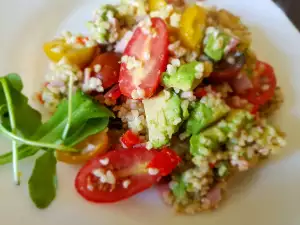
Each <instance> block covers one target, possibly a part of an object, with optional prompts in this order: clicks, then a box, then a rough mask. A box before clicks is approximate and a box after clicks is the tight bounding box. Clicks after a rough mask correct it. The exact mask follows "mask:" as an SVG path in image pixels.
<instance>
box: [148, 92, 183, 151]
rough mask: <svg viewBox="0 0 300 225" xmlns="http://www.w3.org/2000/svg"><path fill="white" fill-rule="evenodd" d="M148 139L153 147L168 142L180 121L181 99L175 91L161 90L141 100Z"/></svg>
mask: <svg viewBox="0 0 300 225" xmlns="http://www.w3.org/2000/svg"><path fill="white" fill-rule="evenodd" d="M143 104H144V108H145V114H146V120H147V126H148V132H149V141H150V143H151V144H152V146H153V147H154V148H160V147H162V146H164V145H166V144H168V143H169V142H170V139H171V138H172V135H173V134H174V133H175V132H176V131H177V130H178V128H179V125H180V124H181V122H182V109H181V99H180V98H179V96H178V95H177V94H175V93H172V92H169V91H166V90H165V91H162V92H160V93H159V94H158V95H157V96H155V97H152V98H150V99H146V100H143Z"/></svg>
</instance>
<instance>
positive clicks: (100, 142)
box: [56, 131, 109, 164]
mask: <svg viewBox="0 0 300 225" xmlns="http://www.w3.org/2000/svg"><path fill="white" fill-rule="evenodd" d="M108 147H109V145H108V135H107V132H106V131H102V132H100V133H97V134H95V135H92V136H90V137H88V138H87V139H85V140H84V141H82V142H80V143H79V144H77V145H76V146H75V148H77V149H82V150H84V149H86V151H83V152H80V153H70V152H62V151H59V150H57V151H56V158H57V160H59V161H61V162H65V163H68V164H81V163H85V162H86V161H88V160H89V159H91V158H93V157H95V156H96V155H99V154H103V153H105V152H106V151H107V150H108ZM89 148H92V149H89Z"/></svg>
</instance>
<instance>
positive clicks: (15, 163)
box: [0, 78, 20, 185]
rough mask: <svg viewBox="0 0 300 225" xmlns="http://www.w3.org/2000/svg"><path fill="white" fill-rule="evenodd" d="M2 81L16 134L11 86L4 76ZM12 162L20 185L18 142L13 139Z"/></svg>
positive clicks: (17, 183)
mask: <svg viewBox="0 0 300 225" xmlns="http://www.w3.org/2000/svg"><path fill="white" fill-rule="evenodd" d="M0 81H1V83H2V86H3V91H4V95H5V98H6V103H7V109H8V113H9V120H10V126H11V130H12V134H15V133H16V120H15V115H14V107H13V104H12V99H11V96H10V90H9V87H8V85H7V81H6V79H5V78H2V79H1V80H0ZM12 162H13V178H14V182H15V183H16V185H20V176H19V167H18V150H17V142H16V141H15V140H12Z"/></svg>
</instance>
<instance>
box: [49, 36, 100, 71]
mask: <svg viewBox="0 0 300 225" xmlns="http://www.w3.org/2000/svg"><path fill="white" fill-rule="evenodd" d="M95 51H96V46H94V47H89V48H88V47H82V48H76V47H75V46H74V45H71V44H66V43H65V41H64V40H61V39H57V40H53V41H51V42H47V43H45V44H44V52H45V53H46V55H47V57H48V58H49V59H50V60H51V61H53V62H58V61H59V60H61V59H62V58H63V57H66V58H67V59H68V60H69V61H70V63H72V64H75V65H77V66H79V67H84V66H86V65H87V64H89V63H90V62H91V60H92V59H93V56H94V54H95Z"/></svg>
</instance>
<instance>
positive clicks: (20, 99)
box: [0, 74, 41, 137]
mask: <svg viewBox="0 0 300 225" xmlns="http://www.w3.org/2000/svg"><path fill="white" fill-rule="evenodd" d="M1 79H5V80H6V82H7V85H8V88H9V91H10V97H11V99H12V102H13V105H12V107H13V111H14V116H15V122H16V128H17V132H19V133H21V134H22V135H23V136H24V137H30V136H31V135H33V134H34V132H35V131H36V129H37V128H38V127H39V126H40V125H41V114H40V113H39V112H38V111H36V110H35V109H33V108H32V107H31V106H30V105H29V104H28V98H27V97H26V96H25V95H23V94H22V93H21V91H22V88H23V84H22V81H21V78H20V77H19V76H18V75H17V74H8V75H7V76H5V77H2V78H1ZM6 104H7V103H6V98H5V94H4V90H3V87H2V85H0V107H2V106H6ZM0 116H1V121H2V124H3V125H4V126H5V127H6V128H7V129H10V121H9V116H8V112H6V113H5V112H2V113H1V115H0Z"/></svg>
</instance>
